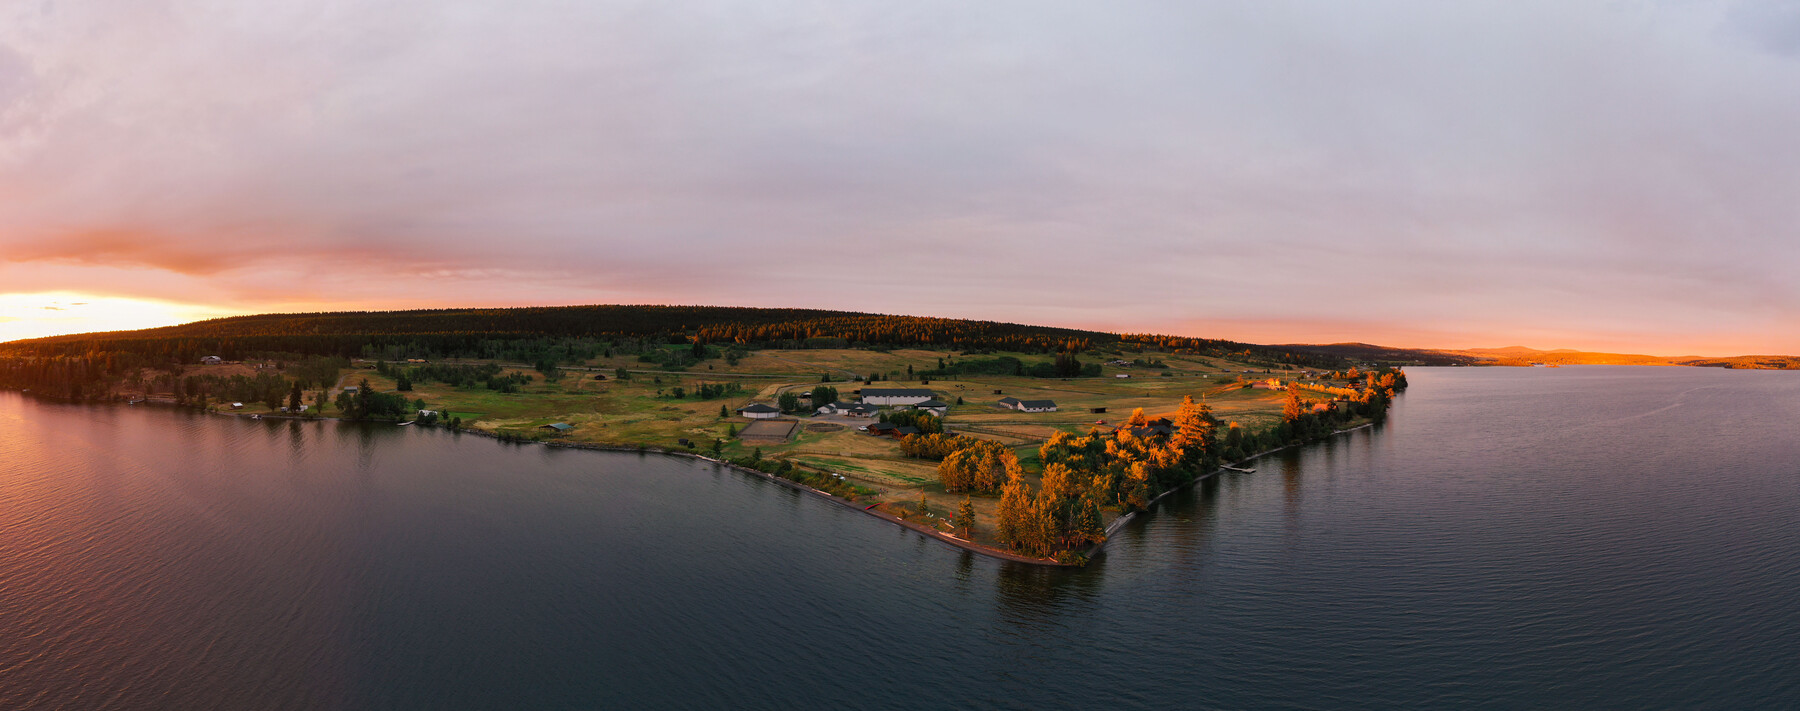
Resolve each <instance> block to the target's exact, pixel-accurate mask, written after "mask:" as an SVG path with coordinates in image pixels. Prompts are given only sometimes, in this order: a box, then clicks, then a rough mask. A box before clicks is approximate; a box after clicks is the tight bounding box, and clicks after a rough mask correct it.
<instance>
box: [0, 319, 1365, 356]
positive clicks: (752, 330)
mask: <svg viewBox="0 0 1800 711" xmlns="http://www.w3.org/2000/svg"><path fill="white" fill-rule="evenodd" d="M623 338H632V339H644V340H650V341H656V342H665V343H686V342H691V341H695V340H698V341H702V342H705V343H713V344H729V343H738V344H745V345H749V346H778V347H789V348H833V347H835V348H844V347H871V346H873V347H882V346H891V347H902V346H925V347H936V348H953V349H958V350H976V351H981V350H1003V351H1017V352H1027V353H1048V352H1055V351H1063V350H1072V351H1085V350H1108V349H1111V350H1121V349H1122V350H1135V349H1141V348H1152V349H1158V350H1168V351H1186V352H1192V353H1199V354H1211V355H1225V354H1232V355H1235V356H1241V357H1247V358H1253V359H1259V360H1264V361H1268V362H1270V363H1271V364H1293V365H1301V366H1307V367H1332V366H1334V365H1337V364H1338V361H1337V360H1336V359H1334V358H1330V357H1327V356H1323V355H1320V354H1315V353H1311V352H1304V351H1293V350H1288V349H1282V348H1273V347H1268V346H1260V345H1254V344H1246V343H1238V342H1234V341H1226V340H1218V339H1206V338H1192V337H1186V336H1167V335H1156V334H1119V333H1107V332H1103V331H1087V330H1080V329H1070V328H1056V327H1051V326H1032V325H1025V324H1016V323H1005V322H1000V321H976V320H969V319H949V318H933V317H922V316H900V315H889V314H870V313H859V312H852V311H830V310H824V309H765V308H743V307H725V306H651V305H593V306H536V307H520V308H496V309H421V310H411V311H345V312H328V313H299V314H259V315H253V316H234V317H229V318H219V319H212V320H208V321H198V322H194V323H189V324H182V325H179V326H166V327H162V328H150V329H142V330H137V331H115V332H106V333H82V334H73V335H67V336H54V337H50V338H39V339H32V340H24V341H13V342H9V343H0V353H12V354H16V355H79V354H85V353H89V352H92V351H97V350H98V351H114V352H132V353H137V354H140V355H144V356H147V357H152V358H169V359H173V360H177V361H185V360H191V359H194V358H198V357H199V356H200V355H220V356H223V357H225V358H227V359H236V358H237V357H239V356H240V355H242V354H248V353H271V352H281V353H300V354H319V355H357V354H359V353H362V352H365V351H366V350H367V349H368V348H370V347H373V348H390V347H400V348H405V349H409V350H416V351H419V352H431V353H477V352H483V351H491V350H492V348H491V345H492V344H493V343H495V342H516V341H521V340H531V339H599V340H618V339H623Z"/></svg>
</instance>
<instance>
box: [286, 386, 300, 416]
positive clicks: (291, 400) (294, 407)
mask: <svg viewBox="0 0 1800 711" xmlns="http://www.w3.org/2000/svg"><path fill="white" fill-rule="evenodd" d="M300 397H301V395H300V381H297V380H296V381H294V389H293V390H289V391H288V412H299V411H300Z"/></svg>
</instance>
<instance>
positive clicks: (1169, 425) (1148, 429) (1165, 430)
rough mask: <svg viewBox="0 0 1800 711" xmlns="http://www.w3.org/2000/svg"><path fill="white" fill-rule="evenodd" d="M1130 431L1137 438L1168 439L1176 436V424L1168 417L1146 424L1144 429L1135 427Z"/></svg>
mask: <svg viewBox="0 0 1800 711" xmlns="http://www.w3.org/2000/svg"><path fill="white" fill-rule="evenodd" d="M1129 431H1130V432H1131V434H1132V436H1135V437H1167V436H1169V435H1172V434H1175V423H1174V422H1172V421H1170V420H1169V418H1167V417H1158V418H1156V419H1154V420H1151V421H1149V422H1146V423H1144V426H1142V427H1133V428H1131V429H1130V430H1129Z"/></svg>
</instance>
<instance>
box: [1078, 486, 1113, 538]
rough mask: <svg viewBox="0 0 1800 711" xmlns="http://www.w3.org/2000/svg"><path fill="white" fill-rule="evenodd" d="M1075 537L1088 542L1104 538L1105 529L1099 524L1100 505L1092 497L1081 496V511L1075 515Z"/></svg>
mask: <svg viewBox="0 0 1800 711" xmlns="http://www.w3.org/2000/svg"><path fill="white" fill-rule="evenodd" d="M1075 537H1076V538H1077V539H1079V540H1081V541H1084V542H1088V543H1099V542H1101V541H1104V540H1106V529H1105V528H1104V527H1103V526H1101V524H1100V507H1099V505H1097V504H1095V503H1094V499H1093V498H1092V497H1088V496H1083V497H1081V513H1079V514H1077V515H1076V517H1075Z"/></svg>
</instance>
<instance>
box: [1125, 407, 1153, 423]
mask: <svg viewBox="0 0 1800 711" xmlns="http://www.w3.org/2000/svg"><path fill="white" fill-rule="evenodd" d="M1148 424H1150V416H1149V415H1145V414H1144V408H1141V407H1140V408H1137V409H1135V410H1132V411H1131V419H1129V420H1126V421H1125V426H1126V427H1143V426H1144V425H1148Z"/></svg>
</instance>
